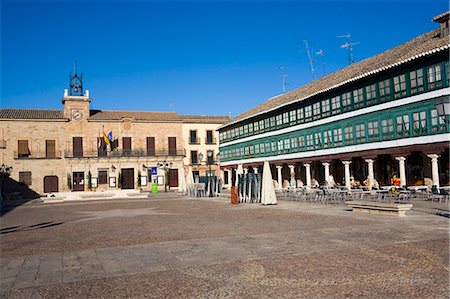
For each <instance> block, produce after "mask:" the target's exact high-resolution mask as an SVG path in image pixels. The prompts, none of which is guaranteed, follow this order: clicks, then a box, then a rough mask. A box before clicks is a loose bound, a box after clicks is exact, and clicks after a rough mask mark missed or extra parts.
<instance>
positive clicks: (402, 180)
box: [395, 157, 406, 186]
mask: <svg viewBox="0 0 450 299" xmlns="http://www.w3.org/2000/svg"><path fill="white" fill-rule="evenodd" d="M395 159H396V160H397V161H398V168H399V170H400V186H406V172H405V160H406V158H405V157H396V158H395Z"/></svg>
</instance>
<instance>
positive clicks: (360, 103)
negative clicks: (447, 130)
mask: <svg viewBox="0 0 450 299" xmlns="http://www.w3.org/2000/svg"><path fill="white" fill-rule="evenodd" d="M353 105H354V107H355V109H357V108H361V107H364V92H363V89H362V88H358V89H355V90H353Z"/></svg>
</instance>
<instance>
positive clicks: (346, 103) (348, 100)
mask: <svg viewBox="0 0 450 299" xmlns="http://www.w3.org/2000/svg"><path fill="white" fill-rule="evenodd" d="M350 110H352V93H351V92H350V91H349V92H345V93H343V94H342V112H347V111H350Z"/></svg>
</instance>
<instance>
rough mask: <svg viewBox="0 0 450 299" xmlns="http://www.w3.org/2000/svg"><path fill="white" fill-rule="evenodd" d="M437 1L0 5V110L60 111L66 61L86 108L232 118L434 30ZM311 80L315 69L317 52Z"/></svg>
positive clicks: (444, 5)
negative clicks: (78, 79) (80, 84)
mask: <svg viewBox="0 0 450 299" xmlns="http://www.w3.org/2000/svg"><path fill="white" fill-rule="evenodd" d="M446 10H448V1H446V0H445V1H444V0H412V1H411V0H409V1H407V0H391V1H387V0H379V1H376V0H369V1H364V0H361V1H356V0H353V1H339V0H328V1H276V2H275V1H272V2H271V1H255V0H254V1H201V2H198V1H197V2H191V1H177V2H169V1H134V2H130V1H127V2H125V1H114V2H113V1H8V0H3V1H1V97H0V100H1V107H8V108H42V109H62V104H61V98H62V94H63V89H64V88H68V84H69V73H70V71H72V69H73V64H74V61H75V60H77V61H78V70H79V71H81V72H83V74H84V87H85V89H89V90H90V95H91V98H92V103H91V108H92V109H102V110H143V111H176V112H178V113H182V114H211V115H225V114H228V113H230V112H231V114H232V116H236V115H237V114H239V113H241V112H244V111H245V110H247V109H250V108H251V107H253V106H255V105H258V104H259V103H262V102H263V101H264V100H266V99H268V98H270V97H272V96H275V95H277V94H280V93H281V92H282V84H281V78H280V69H279V68H280V66H283V67H284V68H285V73H286V74H287V75H288V77H287V82H288V83H289V85H287V90H288V91H289V90H292V89H295V88H297V87H300V86H301V85H303V84H305V83H307V82H309V81H311V80H312V75H311V71H310V68H309V62H308V59H307V54H306V50H305V46H304V43H303V40H305V39H306V40H308V43H309V46H310V48H311V49H312V52H313V53H314V52H317V51H319V49H323V51H324V53H325V55H324V56H323V61H324V62H325V70H326V72H327V73H330V72H333V71H336V70H338V69H340V68H343V67H345V66H346V65H348V58H347V52H346V50H344V49H341V48H340V45H341V44H343V43H344V42H345V40H344V39H342V38H337V37H336V36H338V35H343V34H346V33H351V35H352V41H353V42H359V44H357V45H355V46H354V58H355V60H356V61H360V60H363V59H364V58H367V57H370V56H373V55H375V54H378V53H380V52H382V51H385V50H387V49H389V48H392V47H394V46H396V45H399V44H401V43H403V42H405V41H408V40H410V39H412V38H414V37H416V36H418V35H420V34H422V33H425V32H427V31H430V30H433V29H435V28H437V24H435V23H433V22H432V21H431V18H432V17H434V16H435V15H437V14H440V13H442V12H444V11H446ZM315 59H316V60H317V62H316V64H315V68H316V77H320V76H322V75H323V64H322V60H321V59H322V58H321V57H319V56H317V57H315Z"/></svg>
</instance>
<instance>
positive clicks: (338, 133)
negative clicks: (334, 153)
mask: <svg viewBox="0 0 450 299" xmlns="http://www.w3.org/2000/svg"><path fill="white" fill-rule="evenodd" d="M333 142H334V143H333V145H334V146H342V145H343V144H344V143H343V142H342V128H337V129H334V130H333Z"/></svg>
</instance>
